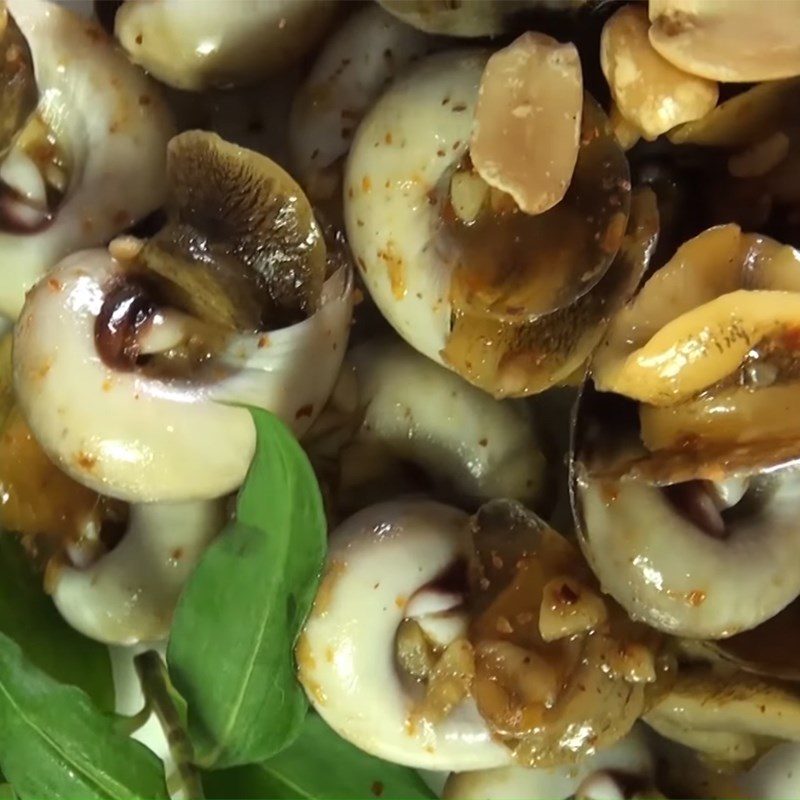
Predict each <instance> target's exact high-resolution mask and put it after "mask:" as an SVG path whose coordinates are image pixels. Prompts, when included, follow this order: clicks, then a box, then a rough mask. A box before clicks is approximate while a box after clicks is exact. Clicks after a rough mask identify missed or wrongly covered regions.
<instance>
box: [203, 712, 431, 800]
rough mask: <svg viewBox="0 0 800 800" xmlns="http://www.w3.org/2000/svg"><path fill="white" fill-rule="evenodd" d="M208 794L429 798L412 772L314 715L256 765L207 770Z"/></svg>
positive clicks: (275, 799)
mask: <svg viewBox="0 0 800 800" xmlns="http://www.w3.org/2000/svg"><path fill="white" fill-rule="evenodd" d="M203 786H204V787H205V790H206V796H207V797H209V798H220V800H224V798H230V797H238V798H242V800H250V799H251V798H252V800H257V799H258V798H270V799H271V800H295V798H307V799H308V800H362V798H364V799H366V798H370V799H372V798H375V797H380V798H381V800H418V799H419V800H421V799H422V798H433V797H435V796H436V795H434V794H433V792H431V790H430V789H429V788H428V786H427V785H426V784H425V782H424V781H423V780H422V778H421V777H420V776H419V774H418V773H417V772H415V771H414V770H413V769H409V768H408V767H400V766H398V765H397V764H390V763H388V762H386V761H381V760H380V759H378V758H374V757H373V756H370V755H367V754H366V753H365V752H363V750H359V749H358V748H357V747H354V746H353V745H352V744H350V743H349V742H346V741H345V740H344V739H342V738H341V737H340V736H338V735H337V734H336V733H334V732H333V731H332V730H331V729H330V728H329V727H328V726H327V725H326V724H325V722H323V720H322V718H321V717H319V716H318V715H317V714H313V713H312V714H309V715H308V716H307V717H306V720H305V723H304V724H303V729H302V731H301V733H300V736H299V737H298V738H297V740H296V741H295V742H294V743H293V744H292V745H290V746H289V747H288V748H287V749H286V750H284V751H283V752H282V753H279V754H278V755H277V756H274V757H273V758H270V759H269V760H267V761H264V762H262V763H261V764H252V765H250V766H247V767H237V768H235V769H230V770H222V771H220V772H209V773H207V774H206V775H205V776H204V777H203Z"/></svg>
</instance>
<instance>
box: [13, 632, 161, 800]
mask: <svg viewBox="0 0 800 800" xmlns="http://www.w3.org/2000/svg"><path fill="white" fill-rule="evenodd" d="M0 767H2V769H3V772H4V773H5V775H6V777H7V778H8V780H9V781H10V782H11V785H12V786H13V787H14V790H15V792H16V793H17V794H18V795H19V796H20V797H21V798H23V800H27V798H32V799H34V798H47V800H62V798H63V800H74V798H81V800H95V799H99V798H115V799H116V798H143V799H145V798H147V799H149V800H156V798H167V797H168V796H169V795H168V793H167V789H166V785H165V781H164V770H163V767H162V764H161V761H160V760H159V759H158V758H157V757H156V756H155V754H153V753H152V752H150V751H149V750H148V749H147V748H146V747H145V746H144V745H142V744H140V743H139V742H136V741H134V740H133V739H128V738H127V737H125V736H123V735H122V734H120V733H118V732H117V731H116V728H115V726H114V721H113V719H112V717H111V716H110V715H106V714H103V713H102V712H100V711H98V710H97V708H95V706H93V705H92V703H91V701H90V700H89V698H88V697H87V696H86V694H85V693H84V692H82V691H81V690H80V689H76V688H74V687H72V686H64V685H62V684H60V683H57V682H56V681H54V680H53V679H52V678H50V677H49V676H48V675H46V674H45V673H44V672H42V671H41V670H39V669H37V668H36V667H35V666H34V665H33V664H32V663H31V662H30V661H28V660H27V659H26V658H25V657H24V656H23V654H22V651H21V650H20V648H19V647H18V646H17V645H16V644H15V643H14V642H13V641H12V640H11V639H9V638H8V637H7V636H5V635H3V634H0Z"/></svg>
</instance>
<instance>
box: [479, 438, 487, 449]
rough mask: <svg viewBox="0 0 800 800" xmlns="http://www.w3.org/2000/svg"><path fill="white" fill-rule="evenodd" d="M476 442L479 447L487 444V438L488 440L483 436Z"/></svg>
mask: <svg viewBox="0 0 800 800" xmlns="http://www.w3.org/2000/svg"><path fill="white" fill-rule="evenodd" d="M478 444H479V445H480V446H481V447H486V445H487V444H489V440H488V439H486V438H483V439H481V440H480V441H479V442H478Z"/></svg>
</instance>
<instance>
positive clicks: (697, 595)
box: [686, 589, 707, 608]
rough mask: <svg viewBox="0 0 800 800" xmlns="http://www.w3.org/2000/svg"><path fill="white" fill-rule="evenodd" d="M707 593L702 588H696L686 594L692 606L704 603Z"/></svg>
mask: <svg viewBox="0 0 800 800" xmlns="http://www.w3.org/2000/svg"><path fill="white" fill-rule="evenodd" d="M706 596H707V595H706V593H705V592H704V591H703V590H702V589H695V590H694V591H693V592H689V593H688V594H687V595H686V599H687V600H688V601H689V605H690V606H694V607H695V608H697V606H700V605H702V604H703V603H705V601H706Z"/></svg>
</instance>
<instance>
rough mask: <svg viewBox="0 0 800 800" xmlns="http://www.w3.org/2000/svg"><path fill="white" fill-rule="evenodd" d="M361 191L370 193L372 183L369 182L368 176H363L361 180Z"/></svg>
mask: <svg viewBox="0 0 800 800" xmlns="http://www.w3.org/2000/svg"><path fill="white" fill-rule="evenodd" d="M361 190H362V191H364V192H371V191H372V181H371V180H370V177H369V175H365V176H364V177H363V178H362V179H361Z"/></svg>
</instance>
